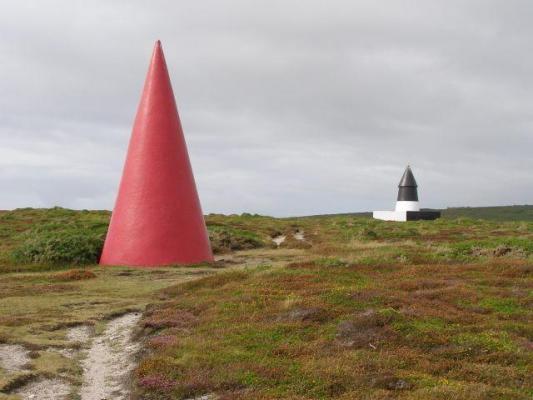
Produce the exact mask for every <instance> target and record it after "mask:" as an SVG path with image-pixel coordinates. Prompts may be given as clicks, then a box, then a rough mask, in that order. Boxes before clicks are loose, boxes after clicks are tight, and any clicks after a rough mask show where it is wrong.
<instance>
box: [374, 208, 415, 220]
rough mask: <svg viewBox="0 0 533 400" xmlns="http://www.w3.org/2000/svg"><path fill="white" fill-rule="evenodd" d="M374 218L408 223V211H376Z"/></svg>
mask: <svg viewBox="0 0 533 400" xmlns="http://www.w3.org/2000/svg"><path fill="white" fill-rule="evenodd" d="M372 217H374V219H381V220H383V221H399V222H403V221H407V211H374V212H373V213H372Z"/></svg>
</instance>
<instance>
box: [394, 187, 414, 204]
mask: <svg viewBox="0 0 533 400" xmlns="http://www.w3.org/2000/svg"><path fill="white" fill-rule="evenodd" d="M397 200H398V201H418V191H417V190H416V186H400V188H399V189H398V199H397Z"/></svg>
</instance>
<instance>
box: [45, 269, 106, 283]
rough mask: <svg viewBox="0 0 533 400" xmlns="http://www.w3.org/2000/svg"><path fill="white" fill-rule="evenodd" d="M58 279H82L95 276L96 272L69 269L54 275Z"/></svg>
mask: <svg viewBox="0 0 533 400" xmlns="http://www.w3.org/2000/svg"><path fill="white" fill-rule="evenodd" d="M54 278H55V279H56V280H58V281H83V280H86V279H94V278H96V274H95V273H94V272H92V271H88V270H85V269H71V270H69V271H65V272H62V273H60V274H57V275H55V276H54Z"/></svg>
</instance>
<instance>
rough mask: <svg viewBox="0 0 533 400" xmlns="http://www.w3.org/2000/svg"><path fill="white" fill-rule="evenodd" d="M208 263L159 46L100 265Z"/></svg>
mask: <svg viewBox="0 0 533 400" xmlns="http://www.w3.org/2000/svg"><path fill="white" fill-rule="evenodd" d="M204 261H213V255H212V253H211V248H210V245H209V238H208V235H207V230H206V227H205V223H204V217H203V214H202V209H201V206H200V201H199V199H198V193H197V191H196V184H195V183H194V177H193V173H192V169H191V165H190V162H189V155H188V153H187V145H186V143H185V139H184V137H183V131H182V129H181V123H180V119H179V116H178V110H177V108H176V102H175V100H174V94H173V92H172V86H171V84H170V78H169V76H168V70H167V66H166V63H165V57H164V55H163V50H162V49H161V43H160V42H159V41H158V42H157V43H156V45H155V48H154V53H153V55H152V62H151V64H150V68H149V70H148V75H147V77H146V82H145V84H144V90H143V94H142V98H141V103H140V104H139V108H138V110H137V116H136V118H135V124H134V126H133V132H132V135H131V139H130V144H129V148H128V155H127V158H126V164H125V166H124V172H123V175H122V181H121V182H120V188H119V192H118V197H117V201H116V204H115V209H114V210H113V214H112V216H111V223H110V225H109V230H108V232H107V237H106V240H105V244H104V249H103V252H102V257H101V258H100V264H103V265H135V266H157V265H168V264H194V263H200V262H204Z"/></svg>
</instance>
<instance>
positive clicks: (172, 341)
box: [0, 209, 533, 400]
mask: <svg viewBox="0 0 533 400" xmlns="http://www.w3.org/2000/svg"><path fill="white" fill-rule="evenodd" d="M108 218H109V214H108V213H107V212H84V211H81V212H75V211H70V210H64V209H51V210H31V209H25V210H16V211H13V212H4V213H0V271H1V272H0V293H1V295H0V343H1V342H7V343H20V344H23V345H25V346H30V347H32V348H33V349H34V354H33V357H34V358H33V359H32V366H31V372H30V373H26V374H33V375H43V376H62V377H63V378H65V376H66V377H68V379H71V380H73V381H74V382H75V381H76V379H79V378H78V377H79V371H78V370H79V366H77V365H76V363H75V361H72V360H67V359H63V358H58V357H57V355H56V354H55V353H54V354H52V353H50V351H49V350H47V349H49V348H50V347H53V346H63V345H64V346H68V343H65V337H64V336H65V327H66V326H69V325H72V324H77V323H80V322H83V321H86V320H88V321H89V322H90V323H92V324H94V325H95V326H96V328H98V326H99V324H101V323H102V321H105V319H106V318H108V317H109V316H110V315H116V314H117V313H121V312H125V311H127V310H128V309H137V310H145V312H144V316H143V319H142V321H141V326H140V329H142V332H141V337H143V338H144V339H143V340H144V342H143V343H144V352H143V353H142V357H141V359H140V361H139V365H138V367H137V369H136V371H135V379H136V383H137V391H136V395H137V396H138V398H142V399H146V400H163V399H186V398H191V397H194V396H198V395H205V394H213V395H216V396H218V397H219V398H220V399H280V398H281V399H330V398H339V399H391V398H398V399H469V400H470V399H530V398H531V397H532V396H533V382H532V378H531V376H533V368H532V365H533V357H532V350H533V344H532V343H533V323H532V307H531V306H532V303H533V301H532V300H533V295H532V293H533V292H532V286H533V285H532V283H533V280H532V275H531V273H532V265H533V222H527V221H513V222H505V221H488V220H473V219H465V218H455V219H441V220H438V221H434V222H425V221H419V222H409V223H387V222H382V221H374V220H371V219H368V218H364V217H355V216H324V217H308V218H290V219H274V218H269V217H261V216H253V215H242V216H222V215H210V216H208V217H207V225H208V229H209V231H210V237H211V240H212V244H213V248H214V250H215V252H216V253H217V258H218V262H217V264H216V265H215V266H214V267H207V266H195V267H174V268H172V267H168V268H162V269H159V268H158V269H152V270H139V269H127V268H116V269H114V268H99V267H97V266H94V265H91V263H93V264H94V262H95V261H96V260H97V256H98V254H99V251H100V248H101V244H102V240H103V235H104V234H105V230H106V226H107V221H108ZM282 237H285V240H284V241H283V242H281V244H280V245H279V247H278V246H277V245H276V244H274V243H273V241H272V238H278V239H281V238H282ZM80 249H83V251H81V250H80ZM87 263H89V265H85V264H87ZM73 267H75V268H76V269H80V268H83V270H80V271H78V272H72V268H73ZM84 272H90V273H92V274H93V275H94V276H89V278H87V279H80V280H78V277H80V276H81V277H84V274H83V273H84ZM215 272H216V273H215ZM48 353H50V354H48ZM54 357H55V358H54ZM50 359H53V360H55V361H54V362H53V363H52V362H48V361H47V362H45V361H46V360H50ZM61 363H62V364H61ZM59 364H60V365H59ZM52 365H55V366H56V367H54V368H55V369H53V368H52V367H51V366H52ZM17 379H20V377H17V376H12V375H10V374H8V373H6V372H5V371H4V372H2V371H1V370H0V393H1V391H2V390H4V392H6V393H7V392H8V391H9V390H8V389H9V388H10V387H13V386H14V385H16V383H17ZM2 382H3V383H2ZM2 385H4V386H3V387H4V389H2ZM6 388H7V389H6ZM1 397H2V394H0V398H1ZM73 398H76V397H75V396H74V397H73Z"/></svg>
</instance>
